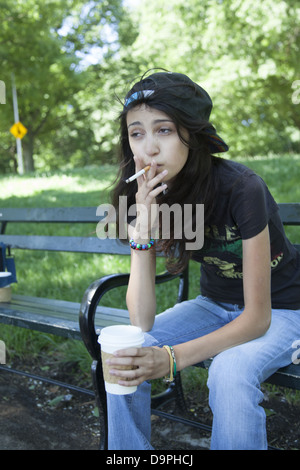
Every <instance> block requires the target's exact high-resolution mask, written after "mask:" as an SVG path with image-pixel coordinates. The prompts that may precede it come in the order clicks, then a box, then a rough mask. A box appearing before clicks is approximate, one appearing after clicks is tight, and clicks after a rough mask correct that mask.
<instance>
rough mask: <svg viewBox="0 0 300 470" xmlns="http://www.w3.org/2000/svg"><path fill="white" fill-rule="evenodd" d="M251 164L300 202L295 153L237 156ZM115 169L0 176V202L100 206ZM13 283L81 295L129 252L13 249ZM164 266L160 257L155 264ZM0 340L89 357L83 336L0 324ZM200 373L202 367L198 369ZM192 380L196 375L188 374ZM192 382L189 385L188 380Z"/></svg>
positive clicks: (110, 297)
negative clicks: (15, 280) (80, 339)
mask: <svg viewBox="0 0 300 470" xmlns="http://www.w3.org/2000/svg"><path fill="white" fill-rule="evenodd" d="M240 161H241V162H242V163H244V164H245V165H247V166H249V167H251V168H253V169H254V170H255V171H256V172H257V173H258V174H259V175H260V176H262V177H263V178H264V179H265V181H266V183H267V184H268V186H269V188H270V190H271V193H272V194H273V196H274V197H275V199H276V200H277V202H299V201H300V185H299V181H300V156H299V155H283V156H276V155H274V156H272V157H270V156H269V157H256V158H251V159H250V158H249V159H241V160H240ZM115 175H116V168H115V167H113V166H110V165H104V166H100V165H99V167H88V168H84V169H76V170H70V171H67V172H50V173H44V174H35V175H25V176H15V175H10V176H9V175H5V176H0V187H1V201H0V206H1V207H18V208H21V207H66V206H98V205H99V204H102V203H104V202H109V192H110V189H111V188H110V185H111V184H112V183H113V181H114V178H115ZM95 230H96V227H95V226H94V225H93V224H91V225H90V224H88V225H83V226H80V227H79V226H77V225H76V224H74V225H73V226H70V225H68V226H66V225H65V224H55V225H52V226H51V225H47V224H27V225H26V224H24V225H23V224H15V225H14V224H11V225H10V226H8V228H7V234H9V233H14V234H17V233H19V234H21V233H22V234H24V233H26V234H33V235H38V234H45V233H47V234H56V235H81V236H84V235H89V234H90V233H91V232H93V231H95ZM287 232H288V235H289V237H290V238H291V240H292V241H294V242H295V241H296V240H298V241H299V230H297V228H296V227H292V228H288V230H287ZM14 254H15V260H16V268H17V276H18V283H17V284H15V285H14V286H13V291H14V293H18V294H26V295H33V296H40V297H49V298H57V299H64V300H71V301H77V302H80V301H81V299H82V296H83V293H84V291H85V289H86V288H87V287H88V286H89V284H90V283H91V282H93V281H94V280H95V279H97V278H99V277H101V276H103V275H106V274H110V273H117V272H128V271H129V269H130V260H129V257H127V256H112V255H86V254H73V253H63V254H62V253H52V252H46V253H44V252H32V251H30V252H28V251H22V250H20V251H17V250H16V251H15V253H14ZM163 269H164V262H163V260H159V263H158V271H159V272H161V271H163ZM176 289H177V281H175V282H173V283H170V285H169V283H168V285H166V284H164V285H161V286H158V287H157V298H158V306H159V310H160V311H163V310H165V309H166V308H168V307H169V306H171V305H172V303H174V300H175V299H176ZM198 293H199V265H198V264H197V263H195V262H191V267H190V292H189V297H190V298H193V297H195V296H196V295H198ZM124 299H125V289H124V288H120V289H119V290H118V292H117V293H116V292H114V293H108V294H107V296H106V297H105V305H108V306H120V307H125V300H124ZM0 339H2V340H4V341H5V343H6V346H7V351H8V361H9V359H10V358H12V357H13V356H14V355H17V356H19V357H25V356H26V357H34V356H38V355H39V354H47V355H48V356H55V357H58V358H59V360H60V361H69V362H72V361H74V362H77V363H78V365H79V366H80V368H81V370H82V371H83V373H88V372H87V371H88V370H89V367H90V362H91V360H90V357H89V355H88V353H87V352H86V351H85V348H84V346H83V344H82V343H81V342H78V341H71V340H62V339H59V338H56V337H54V336H51V335H44V334H41V333H38V332H32V331H28V330H25V329H22V328H15V327H9V326H4V325H0ZM199 373H200V374H201V371H199ZM193 380H194V379H193ZM191 386H192V384H191Z"/></svg>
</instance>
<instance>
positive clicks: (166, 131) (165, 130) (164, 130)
mask: <svg viewBox="0 0 300 470" xmlns="http://www.w3.org/2000/svg"><path fill="white" fill-rule="evenodd" d="M158 132H159V133H160V134H163V135H168V134H170V133H171V132H172V129H171V128H170V127H161V128H160V129H159V131H158Z"/></svg>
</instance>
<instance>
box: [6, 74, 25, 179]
mask: <svg viewBox="0 0 300 470" xmlns="http://www.w3.org/2000/svg"><path fill="white" fill-rule="evenodd" d="M11 81H12V94H13V106H14V118H15V124H14V125H13V126H12V127H11V128H10V132H11V133H12V134H13V135H14V136H15V138H16V141H17V156H18V168H19V173H20V175H23V174H24V165H23V155H22V144H21V139H22V137H24V135H25V134H26V133H27V129H26V127H25V126H23V124H21V123H20V121H19V110H18V98H17V89H16V84H15V76H14V74H13V73H12V74H11Z"/></svg>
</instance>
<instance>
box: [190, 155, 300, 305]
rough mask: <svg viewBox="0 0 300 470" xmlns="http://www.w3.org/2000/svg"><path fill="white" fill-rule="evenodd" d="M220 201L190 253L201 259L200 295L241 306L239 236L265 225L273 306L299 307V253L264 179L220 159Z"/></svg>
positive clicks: (253, 232) (243, 236)
mask: <svg viewBox="0 0 300 470" xmlns="http://www.w3.org/2000/svg"><path fill="white" fill-rule="evenodd" d="M216 171H217V172H218V180H219V188H218V201H217V204H216V205H215V210H214V213H213V215H212V216H211V217H210V220H209V224H208V225H207V226H206V228H205V235H204V246H203V248H202V249H201V250H199V251H196V252H194V253H193V255H192V259H194V260H196V261H199V262H200V263H201V280H200V287H201V294H202V295H204V296H207V297H210V298H211V299H213V300H215V301H219V302H228V303H233V304H238V305H241V306H242V305H244V296H243V272H242V240H246V239H248V238H251V237H254V236H255V235H257V234H259V233H260V232H261V231H262V230H263V229H264V228H265V227H266V225H267V224H268V225H269V231H270V244H271V247H270V248H271V279H272V281H271V292H272V307H273V308H286V309H299V308H300V254H299V253H298V251H297V250H296V249H295V248H294V246H293V245H292V244H291V243H290V242H289V240H288V239H287V237H286V235H285V232H284V229H283V225H282V223H281V220H280V217H279V214H278V206H277V204H276V203H275V201H274V199H273V197H272V196H271V194H270V192H269V190H268V188H267V186H266V184H265V182H264V181H263V180H262V179H261V178H260V177H259V176H258V175H256V173H254V172H253V171H252V170H250V169H249V168H247V167H245V166H244V165H242V164H240V163H237V162H233V161H229V160H222V162H221V163H220V164H219V165H218V166H217V167H216Z"/></svg>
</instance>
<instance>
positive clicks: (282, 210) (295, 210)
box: [278, 202, 300, 225]
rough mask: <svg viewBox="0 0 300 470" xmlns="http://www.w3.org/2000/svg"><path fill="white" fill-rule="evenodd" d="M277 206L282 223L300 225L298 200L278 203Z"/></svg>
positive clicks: (299, 203) (299, 204)
mask: <svg viewBox="0 0 300 470" xmlns="http://www.w3.org/2000/svg"><path fill="white" fill-rule="evenodd" d="M278 207H279V214H280V218H281V220H282V223H283V224H284V225H300V202H292V203H291V202H286V203H280V204H278Z"/></svg>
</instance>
